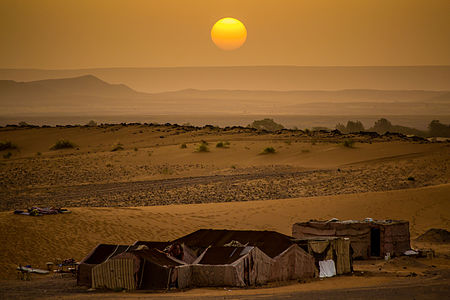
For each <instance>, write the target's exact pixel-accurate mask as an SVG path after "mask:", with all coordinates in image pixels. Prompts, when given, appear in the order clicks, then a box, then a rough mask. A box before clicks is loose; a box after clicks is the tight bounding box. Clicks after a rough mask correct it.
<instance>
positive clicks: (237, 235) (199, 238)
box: [174, 229, 292, 258]
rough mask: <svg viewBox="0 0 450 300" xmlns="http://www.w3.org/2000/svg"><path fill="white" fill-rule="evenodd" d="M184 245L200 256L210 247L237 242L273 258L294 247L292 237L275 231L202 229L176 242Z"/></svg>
mask: <svg viewBox="0 0 450 300" xmlns="http://www.w3.org/2000/svg"><path fill="white" fill-rule="evenodd" d="M174 242H177V243H180V244H182V243H184V244H186V245H187V246H188V247H189V248H191V249H192V250H194V251H196V254H197V255H200V253H202V252H203V251H204V250H205V249H206V248H208V247H209V246H214V247H221V246H225V245H227V244H230V243H233V242H237V244H236V245H238V244H240V245H242V246H243V245H247V246H254V247H258V248H259V249H260V250H261V251H263V252H264V253H265V254H266V255H268V256H269V257H271V258H274V257H275V256H277V255H279V254H280V253H282V252H283V251H284V250H286V249H287V248H289V247H290V246H291V245H292V241H291V237H290V236H287V235H284V234H281V233H278V232H275V231H256V230H218V229H200V230H197V231H194V232H193V233H191V234H188V235H186V236H183V237H181V238H179V239H176V240H174Z"/></svg>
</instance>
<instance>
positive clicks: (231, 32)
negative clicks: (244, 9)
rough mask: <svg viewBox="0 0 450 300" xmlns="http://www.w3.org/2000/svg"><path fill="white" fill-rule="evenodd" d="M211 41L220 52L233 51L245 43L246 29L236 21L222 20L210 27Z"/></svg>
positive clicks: (231, 19) (232, 19)
mask: <svg viewBox="0 0 450 300" xmlns="http://www.w3.org/2000/svg"><path fill="white" fill-rule="evenodd" d="M211 39H212V41H213V42H214V44H216V46H217V47H219V48H220V49H222V50H227V51H229V50H235V49H238V48H240V47H241V46H242V45H243V44H244V43H245V40H246V39H247V29H246V28H245V26H244V24H242V22H241V21H239V20H237V19H234V18H223V19H220V20H219V21H217V22H216V24H214V26H213V27H212V29H211Z"/></svg>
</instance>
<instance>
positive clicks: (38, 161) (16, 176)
mask: <svg viewBox="0 0 450 300" xmlns="http://www.w3.org/2000/svg"><path fill="white" fill-rule="evenodd" d="M161 137H163V138H161ZM59 138H66V139H69V140H70V141H73V142H74V143H76V144H77V149H78V150H77V149H68V150H58V151H50V150H48V149H49V148H50V147H51V145H53V144H54V143H55V141H56V140H58V139H59ZM350 138H351V139H353V140H356V141H359V142H357V143H356V144H355V146H354V147H353V148H346V147H344V146H343V145H342V141H343V140H346V139H350ZM392 139H393V140H392ZM0 140H3V141H7V140H10V141H12V142H13V143H15V144H17V145H18V147H19V149H18V150H12V152H11V153H12V154H13V155H12V157H11V158H9V159H2V160H1V161H0V195H1V198H2V201H1V202H0V210H10V209H14V208H24V207H27V206H33V205H40V206H57V207H61V206H71V207H74V206H105V207H111V206H125V207H128V206H148V205H164V204H173V203H179V204H189V203H207V202H230V201H249V200H265V199H283V198H298V197H311V196H324V195H335V194H353V193H364V192H372V191H387V190H397V189H406V188H417V187H422V186H430V185H437V184H445V183H447V182H448V179H449V178H450V147H449V145H448V144H444V143H443V144H441V143H417V142H412V141H409V140H402V139H398V138H395V137H390V136H385V137H382V138H369V137H367V136H356V135H350V136H333V135H330V134H310V135H306V134H303V133H301V132H289V133H283V134H279V135H274V134H258V133H254V132H246V131H244V130H243V129H236V130H231V131H223V130H222V131H218V130H212V129H200V130H195V131H186V130H185V129H182V127H178V128H172V127H169V126H152V127H149V126H144V127H143V126H138V125H136V126H128V127H123V126H115V127H108V128H99V127H96V128H40V129H17V130H7V129H3V130H0ZM201 140H205V141H207V142H208V143H209V146H208V147H209V150H210V151H209V152H207V153H197V152H196V151H195V150H196V148H197V147H198V145H199V141H201ZM219 141H227V142H229V143H230V144H229V146H227V147H226V148H216V147H215V145H216V143H217V142H219ZM119 142H120V143H121V144H122V145H123V147H124V148H125V149H124V150H122V151H115V152H111V149H112V148H113V147H114V145H115V144H117V143H119ZM182 143H186V146H187V148H186V149H181V148H180V145H181V144H182ZM269 146H272V147H274V148H275V149H276V153H275V154H268V155H261V152H262V150H263V149H264V148H266V147H269ZM4 152H6V151H3V152H2V153H4ZM38 152H39V153H40V155H37V154H36V153H38ZM408 178H409V179H414V180H408Z"/></svg>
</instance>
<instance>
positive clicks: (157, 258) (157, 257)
mask: <svg viewBox="0 0 450 300" xmlns="http://www.w3.org/2000/svg"><path fill="white" fill-rule="evenodd" d="M130 253H132V254H134V255H136V256H138V257H140V258H143V259H145V260H148V261H151V262H153V263H155V264H158V265H160V266H179V265H181V263H178V262H177V261H175V260H173V259H171V258H170V257H169V256H167V254H166V253H164V252H162V251H160V250H158V249H154V248H153V249H142V250H133V251H130Z"/></svg>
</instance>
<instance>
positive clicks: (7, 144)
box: [0, 141, 17, 151]
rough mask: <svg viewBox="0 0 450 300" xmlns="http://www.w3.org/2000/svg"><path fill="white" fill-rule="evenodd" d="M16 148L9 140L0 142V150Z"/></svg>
mask: <svg viewBox="0 0 450 300" xmlns="http://www.w3.org/2000/svg"><path fill="white" fill-rule="evenodd" d="M13 149H17V146H16V145H15V144H13V143H11V142H10V141H7V142H0V151H2V150H13Z"/></svg>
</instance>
